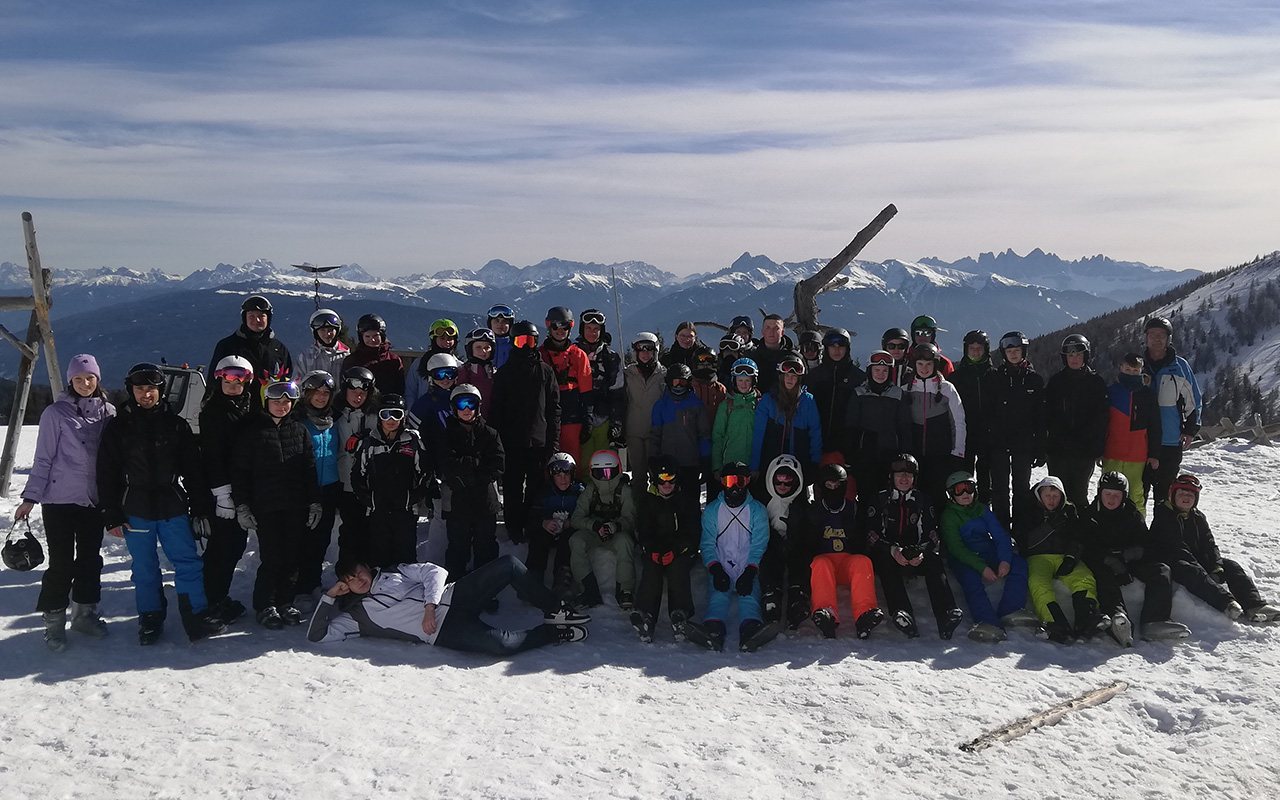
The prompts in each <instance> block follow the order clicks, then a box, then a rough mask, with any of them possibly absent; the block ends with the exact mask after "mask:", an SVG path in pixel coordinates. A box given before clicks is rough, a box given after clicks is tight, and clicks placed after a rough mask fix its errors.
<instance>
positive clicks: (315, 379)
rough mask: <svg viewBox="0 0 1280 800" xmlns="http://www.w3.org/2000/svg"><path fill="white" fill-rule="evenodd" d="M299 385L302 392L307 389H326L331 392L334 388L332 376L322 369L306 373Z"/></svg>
mask: <svg viewBox="0 0 1280 800" xmlns="http://www.w3.org/2000/svg"><path fill="white" fill-rule="evenodd" d="M299 385H300V386H301V387H302V391H304V392H305V391H307V390H309V389H328V390H329V391H331V392H332V391H333V390H334V388H335V386H334V382H333V376H332V375H330V374H329V373H327V372H325V371H324V370H322V369H313V370H311V371H310V372H308V373H307V374H306V375H304V376H303V378H302V383H300V384H299Z"/></svg>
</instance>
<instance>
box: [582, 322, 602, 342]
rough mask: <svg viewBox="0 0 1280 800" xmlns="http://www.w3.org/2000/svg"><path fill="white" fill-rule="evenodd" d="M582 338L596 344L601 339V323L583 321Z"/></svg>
mask: <svg viewBox="0 0 1280 800" xmlns="http://www.w3.org/2000/svg"><path fill="white" fill-rule="evenodd" d="M582 338H583V339H586V340H587V341H588V342H589V343H591V344H595V343H596V342H598V341H600V325H599V323H596V322H584V323H582Z"/></svg>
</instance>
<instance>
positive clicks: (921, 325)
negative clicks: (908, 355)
mask: <svg viewBox="0 0 1280 800" xmlns="http://www.w3.org/2000/svg"><path fill="white" fill-rule="evenodd" d="M917 336H928V337H929V341H931V342H933V341H937V339H938V321H937V320H936V319H934V318H933V317H931V316H929V315H928V314H921V315H920V316H918V317H916V318H915V319H913V320H912V321H911V341H915V337H917Z"/></svg>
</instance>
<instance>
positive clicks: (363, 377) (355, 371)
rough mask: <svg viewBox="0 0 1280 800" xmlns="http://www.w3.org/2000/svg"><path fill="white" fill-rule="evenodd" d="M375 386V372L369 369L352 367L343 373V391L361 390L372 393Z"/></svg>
mask: <svg viewBox="0 0 1280 800" xmlns="http://www.w3.org/2000/svg"><path fill="white" fill-rule="evenodd" d="M375 385H376V383H375V381H374V378H373V372H371V371H370V370H369V368H368V367H350V368H348V369H347V371H346V372H343V373H342V388H343V389H361V390H364V391H366V392H371V391H373V388H374V386H375Z"/></svg>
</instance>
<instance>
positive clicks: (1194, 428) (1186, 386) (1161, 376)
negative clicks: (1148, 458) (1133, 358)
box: [1143, 345, 1202, 447]
mask: <svg viewBox="0 0 1280 800" xmlns="http://www.w3.org/2000/svg"><path fill="white" fill-rule="evenodd" d="M1143 371H1144V372H1145V373H1146V374H1147V375H1150V376H1151V388H1152V389H1153V390H1155V393H1156V400H1157V402H1158V403H1159V404H1160V437H1161V438H1160V444H1162V445H1164V446H1166V447H1172V446H1173V445H1177V444H1181V437H1182V435H1183V434H1186V435H1187V436H1195V435H1196V434H1197V433H1199V432H1200V403H1201V399H1202V398H1201V396H1200V384H1199V383H1198V382H1197V381H1196V374H1195V373H1194V372H1192V371H1191V365H1190V364H1188V363H1187V360H1186V359H1185V358H1183V357H1182V356H1179V355H1178V354H1177V352H1176V351H1175V350H1174V349H1173V345H1170V346H1169V351H1168V352H1167V353H1165V356H1164V358H1162V359H1161V360H1160V361H1154V360H1152V358H1151V356H1150V355H1147V356H1146V366H1144V367H1143Z"/></svg>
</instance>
